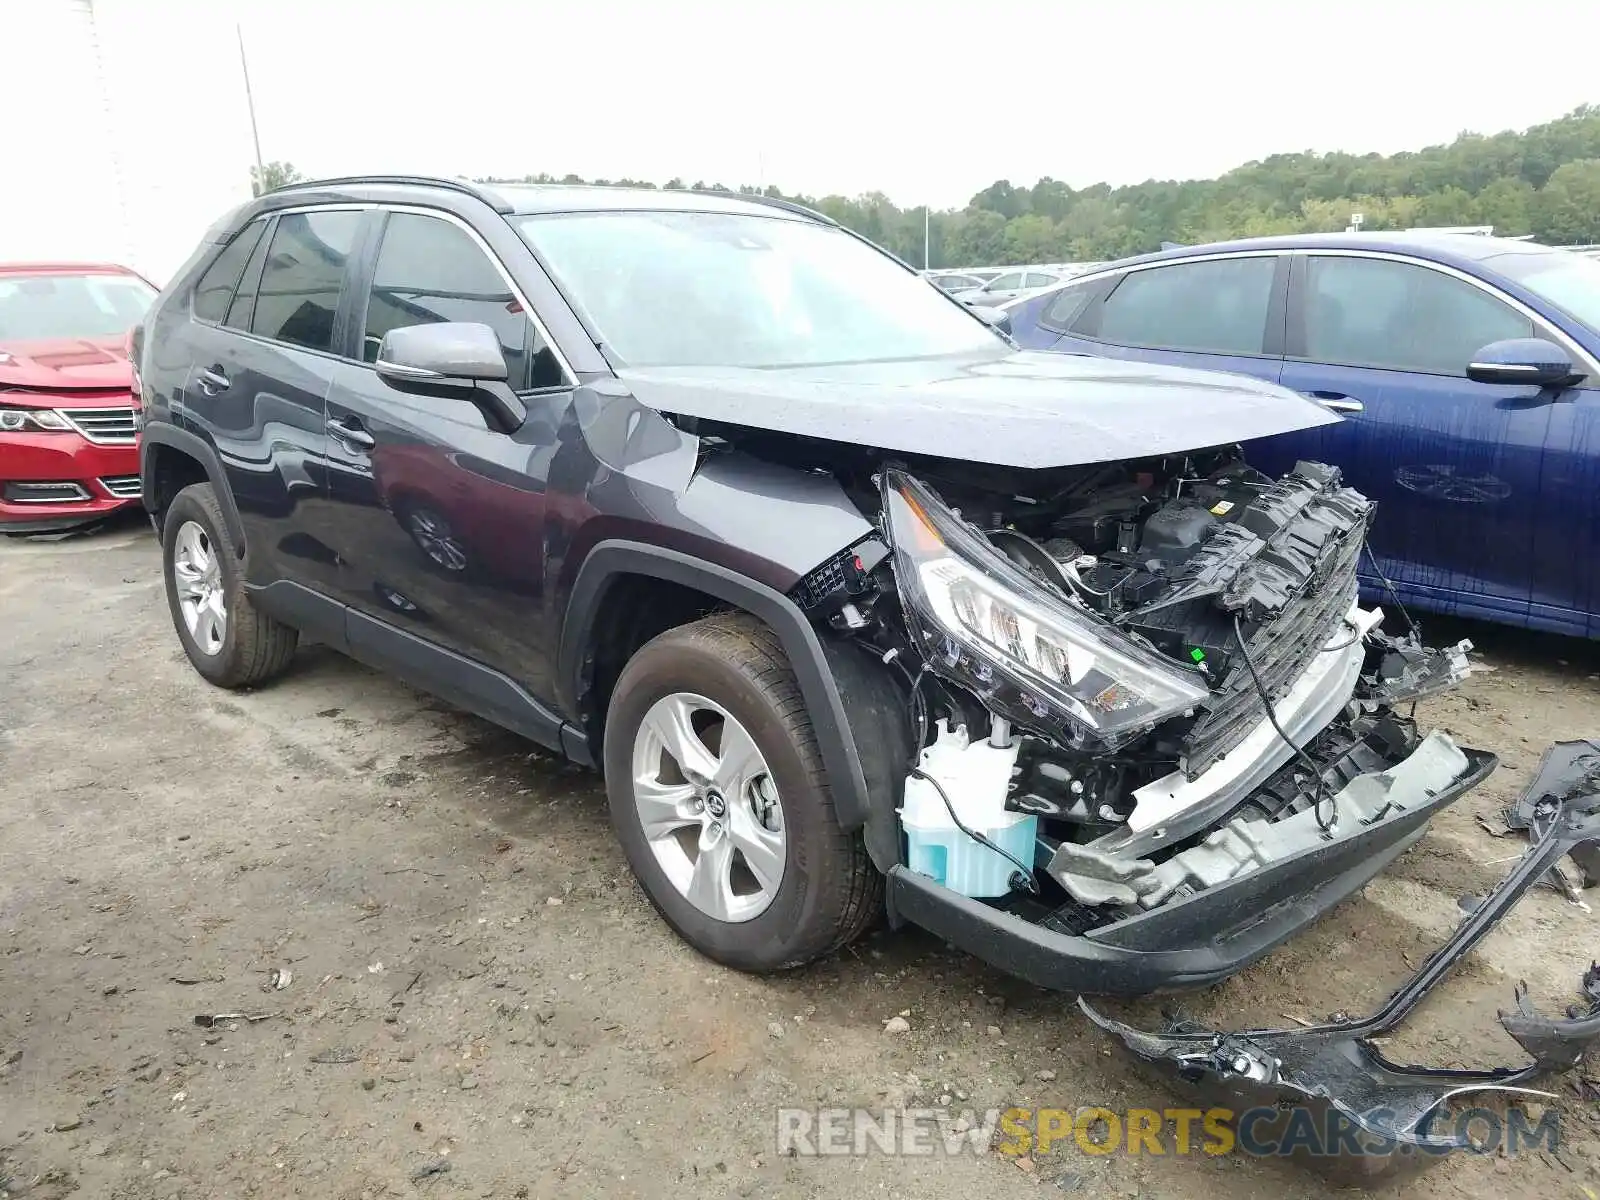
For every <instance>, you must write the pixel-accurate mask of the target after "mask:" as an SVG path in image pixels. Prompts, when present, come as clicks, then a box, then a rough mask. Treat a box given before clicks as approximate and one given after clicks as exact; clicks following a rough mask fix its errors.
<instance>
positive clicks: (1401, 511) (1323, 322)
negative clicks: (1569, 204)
mask: <svg viewBox="0 0 1600 1200" xmlns="http://www.w3.org/2000/svg"><path fill="white" fill-rule="evenodd" d="M1534 332H1535V327H1534V323H1533V321H1532V320H1530V318H1529V317H1528V316H1527V315H1526V314H1525V312H1523V311H1522V310H1520V309H1519V308H1516V307H1513V306H1512V305H1511V304H1509V303H1508V302H1507V301H1506V300H1505V298H1504V297H1502V296H1500V295H1498V294H1497V293H1496V292H1495V291H1494V290H1493V289H1492V288H1490V287H1488V286H1487V285H1486V284H1483V283H1480V282H1478V281H1475V280H1473V279H1471V278H1470V277H1468V276H1465V275H1462V274H1460V273H1458V272H1454V271H1452V270H1447V269H1445V268H1442V267H1439V266H1436V265H1431V264H1428V263H1425V262H1422V261H1420V260H1405V259H1401V258H1396V257H1394V256H1384V255H1379V254H1365V253H1357V252H1340V253H1321V254H1307V255H1304V256H1298V257H1297V258H1296V261H1295V268H1294V277H1293V281H1292V284H1291V290H1290V305H1289V320H1288V324H1287V328H1286V352H1287V357H1286V360H1285V363H1284V367H1283V375H1282V382H1283V383H1284V385H1285V386H1287V387H1292V388H1294V389H1295V390H1296V391H1300V392H1304V393H1306V394H1308V395H1311V396H1313V397H1315V398H1317V399H1319V400H1321V401H1323V402H1324V403H1327V404H1329V405H1330V406H1335V407H1338V408H1342V409H1344V410H1345V411H1344V412H1343V413H1342V414H1341V415H1342V416H1343V417H1344V418H1345V419H1344V421H1343V422H1342V423H1341V424H1339V425H1333V426H1327V427H1325V428H1323V429H1318V430H1314V431H1312V436H1314V437H1316V438H1317V440H1318V442H1319V445H1318V447H1317V452H1318V453H1319V455H1320V456H1321V457H1323V458H1325V459H1326V460H1327V461H1329V462H1332V463H1335V464H1337V465H1338V466H1339V467H1341V468H1342V469H1343V471H1344V475H1345V478H1346V480H1347V481H1348V482H1349V483H1351V484H1352V485H1353V486H1355V487H1356V488H1358V489H1360V490H1361V491H1362V492H1364V493H1365V494H1366V495H1367V496H1369V497H1371V498H1372V499H1374V500H1376V501H1377V502H1378V514H1377V518H1376V522H1375V525H1374V527H1373V533H1372V539H1371V545H1372V549H1373V551H1374V553H1375V554H1376V555H1377V558H1378V560H1379V562H1380V563H1381V564H1382V568H1383V571H1384V574H1385V575H1387V576H1388V577H1389V579H1390V580H1392V581H1393V582H1394V583H1395V584H1396V585H1397V586H1399V587H1400V588H1401V590H1402V594H1403V595H1404V594H1409V595H1410V596H1411V597H1413V598H1415V599H1417V600H1418V601H1421V602H1423V603H1425V604H1426V605H1427V606H1428V607H1430V608H1437V609H1443V610H1446V611H1458V612H1460V613H1461V614H1462V615H1467V616H1479V617H1489V618H1495V617H1513V618H1516V617H1525V616H1526V615H1527V614H1528V612H1529V605H1530V603H1531V600H1532V586H1533V585H1532V580H1533V576H1534V572H1533V570H1532V569H1531V565H1530V551H1531V548H1532V546H1533V545H1534V542H1535V538H1536V535H1537V534H1538V532H1539V528H1540V523H1541V508H1542V505H1541V502H1540V474H1541V470H1542V460H1543V456H1544V447H1545V441H1546V437H1547V433H1548V430H1549V424H1550V405H1549V404H1548V402H1547V399H1546V398H1541V397H1538V396H1533V395H1530V389H1528V388H1526V387H1500V386H1493V385H1489V384H1480V383H1473V382H1472V381H1471V380H1469V379H1467V378H1466V366H1467V363H1468V362H1469V361H1471V358H1472V355H1473V353H1474V352H1475V351H1476V350H1478V349H1479V348H1480V347H1481V346H1484V345H1485V344H1487V343H1489V342H1492V341H1497V340H1499V339H1501V338H1512V337H1529V336H1532V335H1533V333H1534ZM1370 582H1371V580H1369V583H1370Z"/></svg>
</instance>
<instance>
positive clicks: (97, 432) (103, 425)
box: [59, 407, 138, 446]
mask: <svg viewBox="0 0 1600 1200" xmlns="http://www.w3.org/2000/svg"><path fill="white" fill-rule="evenodd" d="M59 411H60V413H61V415H62V416H64V417H65V418H66V419H67V420H69V421H71V422H72V423H73V425H74V426H76V427H77V430H78V432H79V433H81V434H83V436H84V437H86V438H88V439H89V440H90V441H91V442H93V443H94V444H95V445H97V446H131V445H133V444H134V439H135V435H136V434H137V433H138V427H137V426H136V425H135V424H134V420H133V414H134V410H133V408H132V407H124V408H63V409H60V410H59Z"/></svg>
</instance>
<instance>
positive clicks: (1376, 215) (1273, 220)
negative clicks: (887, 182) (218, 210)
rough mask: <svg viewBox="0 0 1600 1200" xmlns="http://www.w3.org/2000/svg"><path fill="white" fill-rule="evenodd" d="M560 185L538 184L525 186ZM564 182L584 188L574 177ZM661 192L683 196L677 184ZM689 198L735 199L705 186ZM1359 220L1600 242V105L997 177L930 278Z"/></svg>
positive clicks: (907, 234)
mask: <svg viewBox="0 0 1600 1200" xmlns="http://www.w3.org/2000/svg"><path fill="white" fill-rule="evenodd" d="M274 169H281V170H282V171H283V172H284V173H285V175H284V177H283V178H282V179H276V180H275V184H274V185H276V184H277V183H282V182H287V181H288V180H289V179H294V178H298V175H297V174H296V173H295V172H294V168H293V167H291V166H289V164H287V163H273V164H271V165H270V167H269V172H272V171H273V170H274ZM556 178H557V177H556V176H553V175H548V174H539V175H530V176H526V177H524V179H522V180H519V181H518V182H528V183H550V182H555V181H556ZM563 178H564V179H565V181H567V182H581V180H579V179H578V177H577V176H575V175H568V176H565V177H563ZM485 182H494V181H493V180H486V181H485ZM505 182H509V181H505ZM597 182H605V181H603V180H601V181H597ZM617 182H618V183H619V184H627V183H629V182H630V181H628V180H618V181H617ZM644 186H649V185H648V184H645V185H644ZM664 186H665V187H667V188H672V189H680V188H684V187H685V186H687V185H685V183H684V181H683V180H682V179H671V180H669V181H668V182H667V183H666V184H665V185H664ZM693 187H695V188H697V189H711V190H718V191H725V190H727V189H726V188H724V187H723V186H722V185H721V184H720V183H714V184H707V183H705V182H703V181H702V182H697V183H695V184H694V185H693ZM737 190H738V191H741V192H744V193H746V194H754V193H756V192H757V191H758V190H762V191H764V194H766V195H768V196H772V197H776V198H779V199H790V200H795V201H798V202H800V203H802V204H806V205H809V206H810V207H812V208H816V209H819V210H820V211H822V212H824V213H826V214H827V215H828V216H830V217H832V218H833V219H834V220H836V221H838V222H839V223H840V224H842V225H845V226H847V227H848V228H850V229H853V230H855V231H856V232H857V233H860V234H862V235H863V236H865V237H868V238H871V239H872V240H873V241H875V242H877V243H878V244H879V245H881V246H883V247H884V248H885V249H887V250H890V251H892V252H893V253H895V254H898V255H899V256H900V257H901V258H903V259H905V260H906V261H907V262H910V263H913V264H916V265H918V266H920V265H921V264H922V255H923V245H922V242H923V212H922V209H921V208H920V207H916V208H900V207H899V206H897V205H896V204H895V203H894V202H893V201H891V200H890V199H889V198H888V197H887V196H885V195H883V194H882V193H881V192H869V193H867V194H865V195H861V196H823V197H820V198H812V197H807V196H799V195H796V196H785V195H784V194H783V193H781V192H780V191H779V190H778V189H777V188H774V187H768V188H765V189H757V188H755V187H752V186H750V185H748V184H746V185H744V186H742V187H740V188H738V189H737ZM1352 213H1360V214H1361V216H1362V225H1363V228H1366V229H1374V230H1379V229H1409V228H1411V227H1413V226H1417V225H1480V224H1482V225H1493V226H1494V227H1495V229H1496V231H1497V232H1500V233H1505V234H1525V233H1529V232H1532V233H1534V234H1536V235H1537V236H1538V237H1539V238H1540V239H1541V240H1544V241H1548V242H1555V243H1557V244H1562V243H1565V244H1571V243H1575V242H1600V106H1594V105H1586V106H1584V107H1581V108H1577V109H1574V110H1573V111H1572V112H1570V113H1568V114H1566V115H1565V116H1563V117H1560V118H1557V119H1556V120H1554V121H1548V122H1546V123H1544V124H1543V125H1535V126H1533V127H1532V128H1530V129H1527V130H1524V131H1522V132H1514V131H1511V130H1505V131H1502V132H1499V133H1493V134H1487V135H1485V134H1478V133H1462V134H1460V135H1459V136H1457V137H1456V139H1455V140H1454V141H1452V142H1450V143H1448V144H1446V145H1439V146H1427V147H1424V148H1422V149H1420V150H1408V151H1404V152H1402V153H1399V154H1392V155H1382V154H1346V153H1331V154H1318V153H1316V152H1314V151H1310V150H1301V151H1293V152H1289V153H1283V154H1274V155H1270V156H1268V157H1267V158H1264V159H1261V160H1259V161H1256V162H1248V163H1245V164H1243V165H1242V166H1239V167H1235V168H1234V169H1233V170H1231V171H1228V172H1226V173H1225V174H1223V175H1220V176H1218V177H1217V178H1216V179H1186V180H1172V179H1148V180H1145V181H1144V182H1143V183H1136V184H1130V185H1128V186H1125V187H1112V186H1111V185H1110V184H1108V183H1096V184H1091V185H1090V186H1088V187H1083V188H1076V189H1074V188H1071V187H1069V186H1067V185H1066V184H1065V183H1062V182H1061V181H1059V180H1057V179H1054V178H1051V177H1050V176H1045V177H1044V178H1042V179H1040V180H1039V181H1038V182H1037V183H1035V184H1033V185H1032V186H1031V187H1029V186H1023V185H1020V184H1013V183H1012V182H1011V181H1010V180H1009V179H1000V180H996V181H995V182H994V183H992V184H990V185H989V186H988V187H986V188H984V189H983V190H982V191H980V192H978V193H977V194H976V195H974V196H973V197H972V199H971V200H970V201H968V203H967V205H966V207H965V208H962V209H951V210H946V211H944V212H933V213H931V214H929V218H928V229H929V242H930V247H931V253H930V255H929V258H930V262H931V265H933V266H936V267H941V266H942V267H952V266H993V265H996V264H1000V263H1013V262H1054V261H1070V260H1077V261H1098V260H1102V259H1109V258H1116V257H1120V256H1122V255H1127V254H1139V253H1143V252H1145V251H1149V250H1154V249H1156V248H1157V247H1158V246H1160V244H1161V243H1162V242H1163V241H1176V242H1184V243H1189V244H1194V243H1200V242H1209V241H1219V240H1222V239H1225V238H1235V237H1258V236H1264V235H1269V234H1281V233H1301V232H1311V231H1321V230H1340V229H1344V228H1345V227H1346V225H1348V224H1349V222H1350V216H1351V214H1352Z"/></svg>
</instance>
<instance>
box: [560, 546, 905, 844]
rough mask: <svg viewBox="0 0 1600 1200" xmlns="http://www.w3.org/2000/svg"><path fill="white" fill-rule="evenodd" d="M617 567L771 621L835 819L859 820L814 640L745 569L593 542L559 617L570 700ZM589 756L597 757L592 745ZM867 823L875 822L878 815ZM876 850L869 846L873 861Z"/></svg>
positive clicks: (833, 698)
mask: <svg viewBox="0 0 1600 1200" xmlns="http://www.w3.org/2000/svg"><path fill="white" fill-rule="evenodd" d="M623 575H645V576H650V577H652V578H655V579H664V580H667V581H669V582H672V583H677V584H682V585H683V586H685V587H690V588H694V589H695V590H697V591H701V592H705V593H707V594H708V595H712V596H715V597H716V598H717V599H719V600H726V601H727V602H728V603H729V604H733V605H736V606H737V607H739V608H742V609H744V610H745V611H746V612H749V613H750V614H751V615H753V616H756V617H759V618H760V619H761V620H763V621H765V622H766V623H767V625H768V626H770V627H771V628H772V630H773V632H775V633H776V634H777V635H778V639H779V641H781V642H782V643H783V649H784V653H785V654H787V655H788V656H789V663H790V665H791V666H792V667H793V668H794V673H795V679H796V681H797V682H798V683H799V685H800V694H801V695H802V696H804V697H805V702H806V708H807V709H808V710H809V712H810V715H811V724H812V727H813V728H814V729H815V730H816V734H817V744H818V746H819V747H820V749H821V751H822V765H823V767H824V768H825V769H826V770H827V772H828V786H829V788H830V789H831V790H832V792H833V801H834V811H835V813H836V815H837V816H838V819H839V824H840V826H841V827H842V828H844V829H860V828H861V827H862V826H864V825H866V824H867V823H868V819H869V817H871V816H872V814H873V802H872V793H871V792H870V791H869V789H868V787H867V780H866V774H865V772H864V770H863V767H862V762H861V756H860V754H859V752H858V749H857V743H856V737H855V732H854V730H853V729H852V726H851V722H850V717H849V715H848V714H847V712H846V710H845V706H844V701H843V699H842V697H841V696H840V692H839V686H838V684H837V682H836V680H835V678H834V673H833V669H832V667H831V665H830V663H829V658H828V654H827V652H826V651H825V650H824V648H823V645H822V641H821V639H819V638H818V637H817V632H816V630H815V629H813V628H812V627H811V623H810V622H809V621H807V620H806V618H805V614H803V613H802V612H801V611H800V609H799V607H798V606H797V605H796V604H795V603H794V601H792V600H790V599H789V598H788V597H787V596H785V595H784V594H783V593H782V592H779V591H776V590H775V589H773V588H770V587H768V586H767V585H766V584H763V583H758V582H756V581H755V580H753V579H751V578H749V577H748V576H746V575H741V574H739V573H738V572H736V571H732V570H730V569H728V568H727V567H723V566H720V565H718V564H716V563H710V562H706V561H705V560H704V559H700V558H694V557H692V556H690V555H687V554H682V553H679V552H678V551H675V550H668V549H665V548H663V547H661V546H652V545H650V544H648V543H646V542H634V541H625V540H610V541H604V542H601V543H599V544H598V545H597V546H595V548H594V549H593V550H592V551H590V553H589V555H588V556H587V557H586V558H585V559H584V562H583V566H582V567H581V568H580V569H579V571H578V577H577V580H576V581H575V582H574V583H573V587H572V594H571V596H570V598H569V600H568V603H567V614H566V619H565V621H564V623H563V625H562V630H561V651H560V665H559V674H558V678H559V679H560V680H561V681H562V684H563V686H565V688H566V689H567V694H568V696H569V697H572V698H573V699H574V700H575V699H576V697H577V695H578V693H579V686H580V673H581V671H582V665H583V658H584V651H585V649H586V648H587V647H588V644H589V634H590V629H591V626H592V624H593V622H594V616H595V613H596V612H597V611H598V609H599V602H600V599H601V597H602V596H603V595H604V593H605V590H606V587H607V586H608V585H609V584H610V583H611V582H612V581H613V580H614V579H616V578H617V577H619V576H623ZM574 711H575V705H574ZM595 756H596V759H597V760H598V758H599V748H598V747H596V748H595ZM880 805H883V806H887V808H888V813H889V817H890V818H891V819H892V818H893V815H894V814H893V801H892V799H891V798H889V797H882V798H881V799H880ZM874 824H881V817H880V820H879V821H878V822H875V823H874ZM893 832H894V835H895V842H894V850H893V858H894V861H896V862H898V861H899V841H898V827H897V826H896V827H894V828H893ZM872 841H873V842H879V843H880V845H879V849H878V852H879V853H881V852H882V851H883V849H884V847H883V846H882V844H881V839H879V838H873V839H872ZM877 857H878V854H877V853H875V854H874V855H873V858H874V861H876V859H877Z"/></svg>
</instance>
